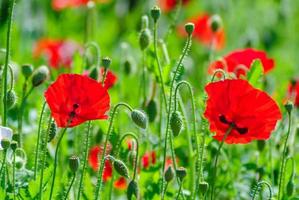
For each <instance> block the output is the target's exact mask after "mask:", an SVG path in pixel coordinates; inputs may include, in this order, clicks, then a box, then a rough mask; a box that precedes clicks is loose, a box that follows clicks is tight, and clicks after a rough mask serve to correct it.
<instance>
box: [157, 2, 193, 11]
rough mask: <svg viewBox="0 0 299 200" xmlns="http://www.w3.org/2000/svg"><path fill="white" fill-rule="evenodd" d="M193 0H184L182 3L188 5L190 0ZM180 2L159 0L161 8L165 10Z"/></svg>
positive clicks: (173, 7) (171, 8)
mask: <svg viewBox="0 0 299 200" xmlns="http://www.w3.org/2000/svg"><path fill="white" fill-rule="evenodd" d="M190 1H191V0H182V4H183V5H186V4H188V3H189V2H190ZM178 4H179V0H159V5H160V7H161V9H162V10H163V11H165V12H169V11H171V10H173V9H175V7H176V6H177V5H178Z"/></svg>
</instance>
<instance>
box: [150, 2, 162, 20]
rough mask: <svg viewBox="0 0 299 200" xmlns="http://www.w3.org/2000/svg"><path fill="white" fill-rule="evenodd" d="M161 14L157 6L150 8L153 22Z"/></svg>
mask: <svg viewBox="0 0 299 200" xmlns="http://www.w3.org/2000/svg"><path fill="white" fill-rule="evenodd" d="M160 15H161V9H160V8H159V7H158V6H154V7H153V8H152V9H151V17H152V18H153V20H154V22H155V23H156V22H157V21H158V19H159V18H160Z"/></svg>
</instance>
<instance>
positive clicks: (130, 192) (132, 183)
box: [127, 180, 139, 200]
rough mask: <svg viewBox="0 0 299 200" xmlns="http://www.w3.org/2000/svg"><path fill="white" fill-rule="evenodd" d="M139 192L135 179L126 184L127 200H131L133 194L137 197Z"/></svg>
mask: <svg viewBox="0 0 299 200" xmlns="http://www.w3.org/2000/svg"><path fill="white" fill-rule="evenodd" d="M138 194H139V188H138V184H137V182H136V181H134V180H131V181H130V183H129V185H128V190H127V198H128V200H131V199H132V197H133V195H134V196H135V197H136V199H138V196H139V195H138Z"/></svg>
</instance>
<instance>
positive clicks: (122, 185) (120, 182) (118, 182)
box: [113, 177, 127, 190]
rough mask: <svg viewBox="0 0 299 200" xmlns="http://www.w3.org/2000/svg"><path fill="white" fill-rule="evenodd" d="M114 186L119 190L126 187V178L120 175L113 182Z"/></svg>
mask: <svg viewBox="0 0 299 200" xmlns="http://www.w3.org/2000/svg"><path fill="white" fill-rule="evenodd" d="M113 185H114V187H115V188H116V189H119V190H125V189H127V180H126V179H125V178H124V177H120V178H119V179H117V180H116V181H114V183H113Z"/></svg>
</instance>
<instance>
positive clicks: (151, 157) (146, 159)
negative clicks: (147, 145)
mask: <svg viewBox="0 0 299 200" xmlns="http://www.w3.org/2000/svg"><path fill="white" fill-rule="evenodd" d="M141 163H142V167H143V168H145V169H146V168H148V167H149V166H150V165H154V164H155V163H156V152H155V151H152V152H147V153H145V154H144V155H143V156H142V158H141Z"/></svg>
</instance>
